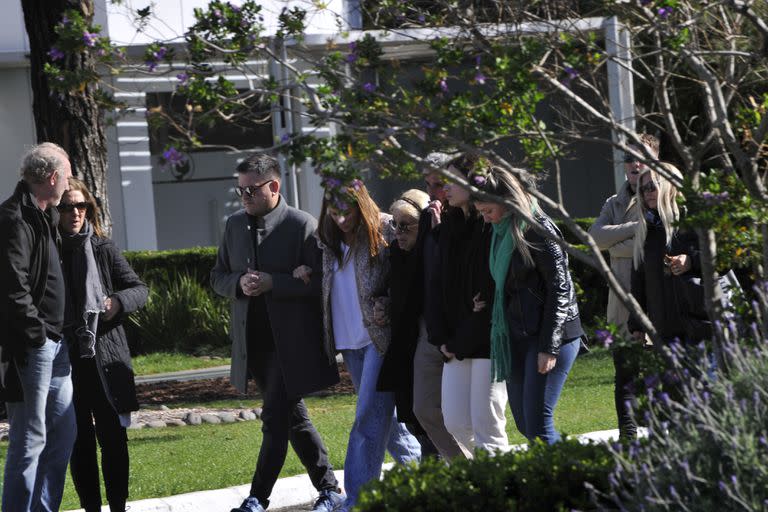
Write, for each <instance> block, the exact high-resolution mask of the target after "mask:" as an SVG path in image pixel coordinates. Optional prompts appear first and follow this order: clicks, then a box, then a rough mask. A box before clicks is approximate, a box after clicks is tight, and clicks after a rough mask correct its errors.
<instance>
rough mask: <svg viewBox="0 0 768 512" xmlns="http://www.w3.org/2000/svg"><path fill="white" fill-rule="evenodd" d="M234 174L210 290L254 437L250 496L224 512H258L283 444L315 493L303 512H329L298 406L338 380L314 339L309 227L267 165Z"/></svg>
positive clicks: (332, 501)
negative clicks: (259, 436) (304, 272)
mask: <svg viewBox="0 0 768 512" xmlns="http://www.w3.org/2000/svg"><path fill="white" fill-rule="evenodd" d="M237 173H238V177H237V182H238V187H237V188H236V192H237V195H238V196H240V197H241V198H242V201H243V206H244V209H243V210H240V211H238V212H237V213H235V214H233V215H232V216H231V217H229V219H227V226H226V231H225V233H224V240H222V243H221V245H220V246H219V252H218V256H217V259H216V265H215V266H214V268H213V270H212V271H211V284H212V285H213V288H214V290H215V291H216V292H217V293H218V294H220V295H222V296H224V297H229V298H230V299H232V323H231V330H230V336H231V338H232V369H231V381H232V384H233V385H234V386H235V387H236V388H237V389H239V390H240V391H241V392H243V393H245V392H246V391H247V387H248V378H249V377H250V378H252V379H254V380H255V381H256V384H257V385H258V387H259V389H260V390H261V393H262V397H263V399H264V407H263V409H262V414H261V420H262V432H263V434H264V437H263V440H262V443H261V449H260V451H259V458H258V462H257V463H256V471H255V474H254V476H253V482H252V484H251V490H250V496H249V497H248V498H246V500H245V501H244V502H243V504H242V505H241V506H240V507H238V508H235V509H232V512H263V511H264V509H265V508H266V507H267V505H268V504H269V495H270V494H271V492H272V487H273V486H274V484H275V482H276V480H277V476H278V475H279V473H280V470H281V468H282V467H283V463H284V462H285V455H286V451H287V449H288V442H289V441H290V443H291V445H292V446H293V449H294V450H295V451H296V453H297V455H298V456H299V459H301V461H302V463H303V464H304V466H305V467H306V468H307V472H308V473H309V477H310V479H311V480H312V483H313V484H314V486H315V488H316V489H317V490H318V491H319V492H320V497H319V498H318V500H317V502H316V503H315V507H314V509H313V510H320V511H332V510H338V509H339V508H340V507H341V506H342V505H343V503H344V499H345V497H344V496H343V494H341V490H340V489H339V488H338V482H337V481H336V477H335V476H334V474H333V468H332V467H331V464H330V462H329V461H328V453H327V451H326V448H325V446H324V444H323V442H322V440H321V439H320V435H319V434H318V433H317V430H315V427H314V426H313V425H312V422H311V421H310V420H309V416H308V415H307V408H306V406H305V405H304V401H303V400H302V397H303V396H304V395H306V394H308V393H311V392H313V391H319V390H321V389H324V388H326V387H328V386H331V385H333V384H335V383H336V382H338V381H339V375H338V371H337V369H336V364H335V362H334V361H335V358H334V357H329V355H328V354H325V352H324V350H323V343H322V340H321V336H322V333H323V325H322V316H321V311H320V279H321V264H320V262H321V253H320V249H319V248H318V246H317V241H316V239H315V238H314V236H313V234H314V232H315V230H316V228H317V221H316V220H315V219H314V218H313V217H312V216H311V215H309V214H307V213H305V212H302V211H300V210H297V209H295V208H291V207H290V206H288V205H287V204H286V203H285V199H284V198H283V197H282V196H281V195H280V186H281V183H280V167H279V165H278V163H277V160H275V159H274V158H272V157H270V156H266V155H259V154H257V155H252V156H250V157H248V158H246V159H245V160H244V161H243V162H241V163H240V164H239V165H238V166H237ZM301 265H307V266H309V267H310V268H312V269H313V272H312V278H311V280H310V282H309V284H304V282H303V281H301V280H300V279H296V278H294V277H293V270H294V269H295V268H297V267H299V266H301ZM331 356H332V355H331Z"/></svg>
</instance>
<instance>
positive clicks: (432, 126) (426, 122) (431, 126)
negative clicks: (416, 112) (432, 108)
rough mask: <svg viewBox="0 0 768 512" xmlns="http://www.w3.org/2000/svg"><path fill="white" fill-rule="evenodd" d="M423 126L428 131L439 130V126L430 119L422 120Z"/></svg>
mask: <svg viewBox="0 0 768 512" xmlns="http://www.w3.org/2000/svg"><path fill="white" fill-rule="evenodd" d="M421 126H422V127H423V128H426V129H427V130H434V129H435V128H437V125H436V124H435V123H433V122H432V121H430V120H429V119H422V120H421Z"/></svg>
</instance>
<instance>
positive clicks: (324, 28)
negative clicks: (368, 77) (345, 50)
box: [106, 0, 346, 45]
mask: <svg viewBox="0 0 768 512" xmlns="http://www.w3.org/2000/svg"><path fill="white" fill-rule="evenodd" d="M208 3H209V0H162V1H159V2H158V1H151V0H122V2H120V3H119V4H118V3H112V2H110V3H108V4H107V6H106V9H107V13H108V18H109V22H108V25H109V34H110V37H111V38H112V40H113V41H114V42H115V43H117V44H120V45H137V44H147V43H150V42H152V41H163V40H168V41H173V40H181V39H182V38H183V36H184V33H185V32H186V31H187V29H188V28H189V27H190V26H192V25H193V24H194V22H195V19H194V15H193V10H194V9H195V8H196V7H199V8H203V9H204V8H205V7H206V6H207V5H208ZM232 3H233V4H235V5H239V4H241V3H242V2H241V1H240V0H232ZM315 4H316V2H314V1H312V0H263V1H262V2H261V5H262V11H261V12H262V14H263V16H264V25H265V27H266V34H265V35H268V34H274V32H275V30H276V28H277V17H278V15H279V14H280V12H281V11H282V10H283V9H284V8H288V9H290V8H292V7H294V6H296V7H300V8H303V9H305V10H307V11H308V13H309V14H308V16H307V25H308V29H307V32H309V33H314V34H330V33H335V32H338V29H337V27H336V17H335V15H336V14H338V15H341V14H342V12H343V10H344V8H345V5H346V2H345V1H344V0H328V1H327V2H326V4H327V7H326V8H325V9H321V10H319V9H318V8H317V7H316V5H315ZM150 5H152V6H153V9H154V11H153V13H154V16H152V17H151V19H150V20H149V23H148V24H147V26H146V27H145V29H144V31H143V32H142V33H137V32H136V29H135V23H134V18H133V14H132V13H134V12H136V10H137V9H142V8H145V7H147V6H150Z"/></svg>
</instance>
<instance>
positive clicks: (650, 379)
mask: <svg viewBox="0 0 768 512" xmlns="http://www.w3.org/2000/svg"><path fill="white" fill-rule="evenodd" d="M643 383H644V384H645V387H646V388H649V389H650V388H654V387H656V385H658V383H659V376H658V375H649V376H647V377H645V378H644V379H643Z"/></svg>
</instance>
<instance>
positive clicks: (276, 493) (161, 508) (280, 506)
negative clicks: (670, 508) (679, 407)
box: [78, 430, 644, 512]
mask: <svg viewBox="0 0 768 512" xmlns="http://www.w3.org/2000/svg"><path fill="white" fill-rule="evenodd" d="M643 433H644V432H641V435H643ZM618 436H619V431H618V430H601V431H599V432H589V433H587V434H582V435H580V436H578V438H579V439H581V440H583V441H587V440H592V441H609V440H614V439H617V438H618ZM521 447H522V445H520V446H516V447H513V449H515V448H521ZM389 467H391V465H385V470H386V469H389ZM336 478H338V480H339V483H340V485H342V486H343V485H344V472H343V471H336ZM249 488H250V485H239V486H237V487H229V488H227V489H217V490H212V491H198V492H191V493H187V494H179V495H176V496H169V497H167V498H152V499H147V500H139V501H134V502H131V503H129V504H128V505H129V507H130V512H229V509H231V508H232V507H237V506H239V505H240V503H242V501H243V500H244V499H245V497H246V496H247V495H248V490H249ZM316 497H317V491H315V489H314V487H312V483H311V482H310V481H309V477H308V476H307V475H297V476H292V477H288V478H281V479H280V480H278V481H277V484H276V485H275V488H274V490H273V491H272V497H271V504H270V508H269V510H270V511H274V512H277V511H281V512H294V511H300V510H301V511H303V510H310V507H311V504H312V502H313V501H314V499H315V498H316ZM78 512H82V511H78ZM102 512H109V508H108V507H104V508H102Z"/></svg>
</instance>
